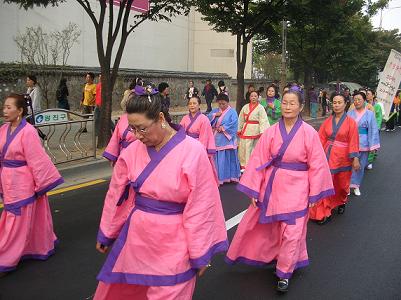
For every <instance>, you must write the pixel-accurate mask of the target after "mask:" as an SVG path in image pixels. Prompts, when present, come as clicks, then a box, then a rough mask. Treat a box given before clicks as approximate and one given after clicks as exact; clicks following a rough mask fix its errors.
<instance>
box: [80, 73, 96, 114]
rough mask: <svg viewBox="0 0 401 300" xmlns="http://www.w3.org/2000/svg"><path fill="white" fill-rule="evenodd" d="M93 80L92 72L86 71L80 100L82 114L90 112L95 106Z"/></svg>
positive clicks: (94, 85)
mask: <svg viewBox="0 0 401 300" xmlns="http://www.w3.org/2000/svg"><path fill="white" fill-rule="evenodd" d="M94 80H95V74H93V73H92V72H88V73H86V76H85V86H84V88H83V95H82V96H83V97H82V101H81V104H82V113H83V114H91V113H92V112H93V108H94V106H95V100H96V84H95V83H94V82H93V81H94Z"/></svg>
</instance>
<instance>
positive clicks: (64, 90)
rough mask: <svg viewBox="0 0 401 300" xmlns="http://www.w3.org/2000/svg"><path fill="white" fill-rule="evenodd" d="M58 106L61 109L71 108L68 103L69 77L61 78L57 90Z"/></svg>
mask: <svg viewBox="0 0 401 300" xmlns="http://www.w3.org/2000/svg"><path fill="white" fill-rule="evenodd" d="M56 99H57V107H58V108H61V109H66V110H70V104H69V103H68V87H67V79H66V78H61V79H60V82H59V84H58V87H57V91H56Z"/></svg>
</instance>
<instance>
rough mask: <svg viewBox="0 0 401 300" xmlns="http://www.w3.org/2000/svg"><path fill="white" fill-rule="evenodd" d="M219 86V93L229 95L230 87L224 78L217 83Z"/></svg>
mask: <svg viewBox="0 0 401 300" xmlns="http://www.w3.org/2000/svg"><path fill="white" fill-rule="evenodd" d="M217 86H218V88H219V91H218V93H219V94H225V95H227V96H228V88H227V87H226V84H225V83H224V81H223V80H220V81H219V82H218V83H217Z"/></svg>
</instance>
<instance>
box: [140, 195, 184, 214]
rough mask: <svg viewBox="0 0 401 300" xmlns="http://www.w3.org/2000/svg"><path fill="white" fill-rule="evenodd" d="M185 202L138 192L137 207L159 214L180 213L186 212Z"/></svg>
mask: <svg viewBox="0 0 401 300" xmlns="http://www.w3.org/2000/svg"><path fill="white" fill-rule="evenodd" d="M184 208H185V203H177V202H171V201H161V200H156V199H152V198H148V197H145V196H142V195H141V194H136V196H135V209H138V210H140V211H144V212H147V213H151V214H157V215H180V214H182V213H183V212H184Z"/></svg>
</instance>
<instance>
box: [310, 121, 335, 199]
mask: <svg viewBox="0 0 401 300" xmlns="http://www.w3.org/2000/svg"><path fill="white" fill-rule="evenodd" d="M306 135H312V136H309V137H308V136H306V141H305V146H306V147H307V154H308V166H309V170H308V178H309V202H310V203H315V202H318V201H320V200H321V199H323V198H326V197H328V196H331V195H334V188H333V181H332V178H331V174H330V169H329V165H328V162H327V159H326V155H325V153H324V151H323V147H322V144H321V143H320V140H319V136H318V134H317V133H316V132H315V131H312V129H311V130H310V132H306Z"/></svg>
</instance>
